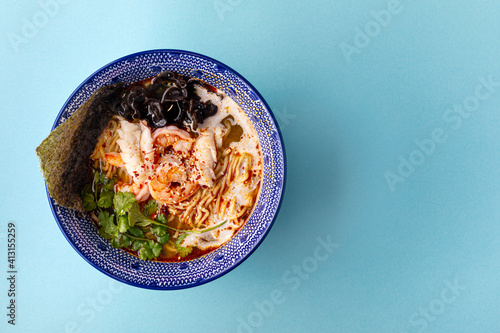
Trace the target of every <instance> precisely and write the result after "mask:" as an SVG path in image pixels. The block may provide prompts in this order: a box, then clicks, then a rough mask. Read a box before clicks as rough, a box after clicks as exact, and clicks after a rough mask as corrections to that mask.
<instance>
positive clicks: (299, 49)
mask: <svg viewBox="0 0 500 333" xmlns="http://www.w3.org/2000/svg"><path fill="white" fill-rule="evenodd" d="M46 2H50V1H49V0H45V1H44V0H42V1H41V2H40V3H42V4H43V3H46ZM62 2H66V4H61V5H59V7H58V8H56V7H55V6H52V7H47V6H45V10H46V11H47V12H49V13H50V14H51V15H48V14H47V15H45V16H44V15H43V9H42V7H41V5H40V3H39V2H37V1H21V0H18V1H15V0H7V1H4V2H3V3H2V11H0V42H1V47H0V50H1V53H0V61H1V64H2V65H1V66H0V76H1V77H2V80H1V81H0V94H1V95H0V96H1V100H2V115H3V122H2V125H1V126H2V128H1V133H2V134H1V135H2V143H3V144H2V146H1V147H2V148H1V156H2V158H1V160H0V161H1V162H0V163H1V165H0V166H1V170H2V175H3V181H4V183H3V186H2V191H1V192H0V199H1V201H0V202H2V204H1V211H2V215H3V218H2V221H1V226H0V237H1V238H0V244H1V247H0V263H1V264H0V268H1V270H2V272H1V274H2V276H3V278H2V279H1V280H0V295H2V296H1V297H0V302H1V308H2V309H4V310H3V313H4V314H2V316H1V317H0V318H3V319H2V320H1V321H0V331H2V332H3V331H8V332H10V331H12V332H14V331H18V332H113V331H123V332H137V331H146V330H149V331H151V330H161V331H167V330H172V331H174V330H182V331H185V332H238V331H240V332H314V331H316V332H333V331H334V332H398V333H400V332H420V331H421V332H498V331H500V316H499V309H500V298H499V296H500V283H499V280H500V279H499V278H500V205H499V203H500V194H499V188H500V173H499V171H498V170H500V140H499V139H500V115H499V114H500V113H499V111H500V109H499V106H500V84H497V85H496V86H493V87H489V89H490V90H488V87H486V86H481V85H482V83H481V80H483V79H486V80H487V79H488V78H489V77H491V79H492V80H493V81H495V82H500V61H499V55H500V35H499V34H498V32H499V31H500V20H499V19H498V17H500V4H499V3H498V2H496V1H464V0H459V1H453V2H446V3H444V4H443V2H436V1H430V0H422V1H410V0H406V1H401V2H400V4H399V6H395V5H394V3H393V2H392V1H385V0H384V1H379V0H377V1H366V0H364V1H356V2H354V3H353V2H352V1H345V0H344V1H336V2H334V1H314V2H304V1H261V0H259V1H242V0H220V1H211V0H209V1H149V2H147V4H141V3H139V2H122V1H120V2H119V1H107V2H102V1H99V2H98V1H87V2H85V3H82V2H77V1H70V0H67V1H61V3H62ZM387 8H390V9H391V10H392V12H393V13H392V14H390V15H391V17H390V20H389V19H388V16H387V13H385V12H384V13H385V16H384V14H377V13H380V11H381V10H383V9H387ZM372 11H374V12H375V14H373V13H372ZM41 13H42V14H41ZM389 13H390V12H389ZM377 16H378V18H379V20H383V19H384V18H385V21H383V22H382V23H383V25H385V26H383V27H382V26H381V25H377V23H374V22H376V21H375V18H374V17H377ZM45 18H46V19H45ZM27 22H28V23H27ZM29 22H32V23H33V22H36V23H38V24H39V25H40V28H38V31H34V30H31V31H30V30H29V28H27V27H28V26H29V24H30V23H29ZM357 29H362V30H365V29H368V32H369V34H370V35H371V37H370V36H368V35H366V37H364V36H362V35H361V34H360V33H359V32H357V31H358V30H357ZM370 29H372V30H370ZM23 33H24V35H25V37H24V36H23ZM14 34H15V35H14ZM13 38H14V39H15V38H17V41H19V40H21V42H19V43H20V44H16V42H15V41H13ZM20 38H24V39H20ZM368 38H369V41H368ZM348 44H349V45H350V46H351V48H350V50H351V52H354V53H352V54H350V55H349V52H346V51H345V50H346V49H348V48H349V46H346V45H348ZM356 45H358V47H357V49H356V51H353V48H354V47H356ZM157 48H174V49H185V50H190V51H193V52H199V53H202V54H205V55H207V56H210V57H213V58H215V59H217V60H219V61H221V62H223V63H225V64H227V65H228V66H230V67H232V68H234V69H235V70H236V71H238V72H239V73H240V74H242V75H243V76H244V77H245V78H246V79H248V80H249V81H250V82H251V83H252V84H253V85H254V86H255V87H256V88H257V89H258V90H259V92H260V93H261V94H262V95H263V96H264V98H265V99H266V101H267V102H268V103H269V104H270V106H271V108H272V109H273V111H274V112H275V115H276V117H277V120H278V122H279V123H280V126H281V129H282V133H283V137H284V140H285V146H286V150H287V160H288V170H287V171H288V181H287V188H286V193H285V200H284V202H283V205H282V208H281V211H280V214H279V216H278V219H277V220H276V223H275V224H274V227H273V229H272V230H271V232H270V234H269V235H268V237H267V238H266V239H265V241H264V242H263V244H262V245H261V246H260V247H259V249H258V250H257V251H256V252H255V253H254V254H253V255H252V256H251V257H250V258H249V259H248V260H246V261H245V262H244V263H243V264H242V265H240V266H239V267H238V268H236V269H235V270H234V271H232V272H231V273H229V274H228V275H226V276H223V277H222V278H220V279H218V280H216V281H213V282H210V283H208V284H206V285H203V286H200V287H196V288H192V289H188V290H181V291H171V292H170V291H169V292H160V291H153V290H143V289H139V288H135V287H130V286H127V285H124V284H119V283H118V282H115V281H114V280H112V279H110V278H108V277H107V276H105V275H103V274H102V273H100V272H98V271H97V270H96V269H94V268H93V267H91V266H90V265H89V264H87V263H86V262H85V261H84V260H83V259H82V258H81V257H80V256H79V255H78V254H77V253H76V252H75V251H74V250H73V249H72V248H71V246H70V245H69V244H68V243H67V241H66V240H65V239H64V237H63V236H62V234H61V232H60V231H59V229H58V227H57V225H56V223H55V221H54V219H53V217H52V214H51V212H50V209H49V206H48V203H47V198H46V196H45V188H44V182H43V180H42V177H41V174H40V173H39V167H38V161H37V158H36V156H35V154H34V149H35V147H36V146H37V145H38V144H39V143H40V142H41V140H42V139H43V138H44V137H45V136H46V135H47V134H48V132H49V129H50V128H51V126H52V123H53V121H54V119H55V117H56V115H57V113H58V112H59V110H60V108H61V106H62V105H63V104H64V102H65V100H66V98H67V97H68V96H69V95H70V93H71V92H72V91H73V90H74V89H75V88H76V87H77V86H78V85H79V84H80V83H81V82H82V81H83V80H84V79H85V78H86V77H87V76H88V75H90V74H91V73H93V72H94V71H95V70H97V69H98V68H100V67H101V66H103V65H105V64H106V63H108V62H110V61H112V60H114V59H116V58H119V57H121V56H124V55H127V54H130V53H134V52H138V51H142V50H147V49H157ZM342 49H343V50H344V52H343V51H342ZM82 60H83V61H82ZM76 64H78V66H76ZM475 94H479V95H478V96H480V97H481V98H483V99H484V100H478V105H472V104H470V105H469V104H468V105H467V106H468V107H471V106H472V107H473V108H474V111H472V112H471V113H470V116H469V117H468V118H463V119H462V122H461V124H460V126H458V125H457V124H458V123H457V122H458V120H457V119H459V118H457V117H456V113H450V112H452V111H449V110H453V108H454V105H459V104H462V103H472V102H474V101H475V99H474V97H473V96H474V95H475ZM486 95H488V96H486ZM455 127H457V128H455ZM439 129H441V132H440V133H441V134H442V136H440V138H441V139H443V138H446V139H445V140H441V141H442V142H439V143H436V144H435V147H434V149H431V148H432V145H431V144H429V145H428V146H427V148H426V149H427V150H428V154H424V153H418V152H416V151H417V149H418V146H417V144H416V143H415V141H416V140H417V141H419V142H424V140H430V139H432V138H433V134H432V133H433V132H434V133H436V131H437V132H438V133H439ZM425 142H427V143H428V142H429V141H425ZM412 156H413V161H414V162H415V163H417V164H418V163H421V164H420V165H418V166H416V167H415V169H414V170H413V171H412V169H408V170H403V166H402V165H403V164H404V163H403V162H401V159H406V160H409V159H410V158H411V157H412ZM400 158H401V159H400ZM419 158H420V159H419ZM402 163H403V164H402ZM400 165H401V167H400ZM398 167H399V168H400V169H401V170H400V171H401V174H399V173H398ZM388 172H390V173H393V174H394V175H395V176H398V177H403V176H405V177H404V178H400V180H402V179H404V181H402V182H397V183H395V184H394V188H393V189H394V191H391V187H390V186H389V184H388V182H387V180H386V174H387V173H388ZM405 172H406V173H405ZM395 176H394V177H395ZM406 176H407V177H406ZM394 179H395V178H394ZM8 221H15V223H16V225H17V229H18V230H17V231H18V234H17V245H18V249H17V250H18V258H17V269H18V280H17V283H18V285H17V292H18V294H17V296H18V297H17V298H16V305H17V317H16V327H11V325H9V324H7V319H8V318H7V317H6V316H5V313H6V312H7V309H6V306H7V302H8V297H7V290H8V285H7V280H6V278H5V276H6V274H7V273H6V272H7V268H6V264H7V253H6V252H7V249H6V245H5V244H6V240H7V223H8ZM318 239H319V241H318ZM328 241H330V242H331V243H333V245H332V246H331V247H328V250H330V251H331V253H330V252H327V251H326V250H325V249H324V248H323V247H321V244H324V243H325V242H328ZM301 266H302V267H303V268H302V269H301V271H300V272H299V271H298V267H301ZM304 269H305V271H304ZM306 271H307V272H306Z"/></svg>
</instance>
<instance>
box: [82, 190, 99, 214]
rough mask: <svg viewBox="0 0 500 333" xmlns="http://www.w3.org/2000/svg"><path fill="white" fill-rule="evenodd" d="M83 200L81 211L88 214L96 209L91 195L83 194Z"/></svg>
mask: <svg viewBox="0 0 500 333" xmlns="http://www.w3.org/2000/svg"><path fill="white" fill-rule="evenodd" d="M82 200H83V209H84V210H85V211H87V212H90V211H92V210H94V209H96V208H97V204H96V203H95V198H94V195H93V194H92V193H88V192H87V193H84V194H83V195H82Z"/></svg>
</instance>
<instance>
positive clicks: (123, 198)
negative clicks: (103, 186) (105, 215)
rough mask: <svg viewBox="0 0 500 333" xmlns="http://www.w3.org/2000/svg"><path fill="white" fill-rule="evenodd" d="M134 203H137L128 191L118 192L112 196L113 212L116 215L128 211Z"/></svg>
mask: <svg viewBox="0 0 500 333" xmlns="http://www.w3.org/2000/svg"><path fill="white" fill-rule="evenodd" d="M134 203H137V201H136V200H135V197H134V195H133V194H132V193H130V192H118V193H116V194H115V197H114V198H113V205H114V208H115V212H116V213H117V214H118V215H123V214H125V213H126V212H128V211H129V210H130V209H131V208H132V205H133V204H134Z"/></svg>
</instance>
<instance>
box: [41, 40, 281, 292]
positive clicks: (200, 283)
mask: <svg viewBox="0 0 500 333" xmlns="http://www.w3.org/2000/svg"><path fill="white" fill-rule="evenodd" d="M151 53H178V54H184V55H189V56H193V57H198V58H201V59H204V60H206V61H209V62H212V63H214V64H216V65H218V66H220V67H221V68H223V69H225V70H227V71H228V72H231V73H232V74H234V75H235V76H237V77H238V79H240V80H241V81H242V82H243V83H244V84H245V85H246V86H247V87H248V88H249V89H250V91H252V92H253V93H255V95H256V96H257V97H258V99H259V100H260V101H261V102H262V104H263V105H264V108H265V110H266V112H267V114H268V115H269V116H270V117H271V119H272V121H273V125H274V127H275V129H276V132H277V133H278V136H279V139H280V146H281V149H282V154H283V162H282V163H283V180H282V182H281V188H280V197H279V203H278V205H277V206H276V210H275V212H274V215H273V217H272V219H271V221H270V222H269V226H268V227H267V228H266V230H265V232H264V233H263V235H262V237H261V238H260V240H258V241H257V242H256V243H255V245H254V246H253V248H252V249H251V250H249V251H248V252H247V253H246V254H245V255H244V256H242V258H241V259H240V260H238V261H236V262H235V263H233V264H232V265H231V266H229V267H228V268H227V269H225V270H223V271H221V272H219V273H217V274H215V275H213V276H211V277H209V278H207V279H204V280H203V281H200V282H198V281H195V282H194V283H191V284H186V285H177V286H167V287H163V286H150V285H145V284H140V283H135V282H133V281H129V280H127V279H124V278H120V277H118V276H115V275H113V274H112V273H110V272H107V271H105V270H104V269H103V268H101V267H100V266H99V265H97V264H96V263H94V262H92V261H91V260H90V259H89V258H87V256H86V255H85V254H84V253H82V251H81V250H80V249H79V248H78V247H77V246H76V244H75V243H74V242H73V240H72V239H70V238H69V236H68V235H67V234H66V232H65V231H64V229H63V226H62V225H61V221H60V220H59V216H58V214H57V213H56V211H55V202H54V201H53V199H52V197H51V196H50V194H49V192H48V190H47V188H46V193H47V198H48V201H49V205H50V209H51V211H52V215H53V216H54V218H55V220H56V222H57V225H58V227H59V229H60V230H61V232H62V234H63V235H64V238H66V240H67V241H68V243H69V244H70V245H71V247H73V249H74V250H75V251H76V252H77V253H78V254H79V255H80V256H81V257H82V258H83V259H84V260H85V261H86V262H87V263H89V264H90V265H91V266H93V267H94V268H95V269H97V270H98V271H100V272H101V273H104V274H105V275H107V276H109V277H111V278H113V279H115V280H117V281H120V282H123V283H125V284H128V285H131V286H134V287H140V288H145V289H152V290H179V289H187V288H192V287H197V286H200V285H203V284H205V283H208V282H211V281H214V280H216V279H218V278H220V277H222V276H224V275H226V274H227V273H229V272H231V271H232V270H233V269H235V268H236V267H238V266H239V265H240V264H241V263H243V262H244V261H245V260H246V259H248V257H250V256H251V255H252V253H253V252H254V251H255V250H257V248H258V247H259V246H260V245H261V244H262V242H263V241H264V239H265V238H266V237H267V235H268V234H269V231H270V230H271V228H272V227H273V225H274V222H275V221H276V218H277V216H278V213H279V211H280V208H281V204H282V203H283V197H284V193H285V187H286V179H287V170H286V169H287V168H286V166H287V163H286V152H285V145H284V141H283V136H282V134H281V130H280V128H279V125H278V122H277V121H276V118H275V116H274V114H273V112H272V111H271V108H270V107H269V105H268V104H267V102H266V100H265V99H264V97H262V95H261V94H260V93H259V91H258V90H257V89H256V88H255V87H254V86H253V85H252V84H251V83H250V82H248V80H246V79H245V78H244V77H243V76H242V75H240V74H239V73H238V72H237V71H235V70H234V69H232V68H231V67H229V66H227V65H226V64H223V63H221V62H220V61H218V60H215V59H213V58H210V57H208V56H205V55H203V54H200V53H195V52H191V51H185V50H179V49H153V50H147V51H141V52H136V53H132V54H129V55H126V56H123V57H121V58H118V59H116V60H113V61H112V62H110V63H108V64H106V65H104V66H102V67H101V68H99V69H98V70H96V71H95V72H94V73H92V74H91V75H89V76H88V77H87V78H86V79H85V80H83V81H82V83H81V84H80V85H79V86H78V87H77V88H76V89H75V90H74V91H73V92H72V93H71V95H70V96H69V97H68V99H67V100H66V102H65V103H64V105H63V106H62V108H61V111H59V113H58V115H57V117H56V119H55V121H54V124H53V125H52V129H51V130H54V129H55V128H56V127H57V124H58V122H59V121H60V119H61V117H62V115H63V113H64V111H65V110H66V107H67V106H68V104H69V103H70V101H71V100H72V99H73V97H74V96H75V95H76V94H77V93H78V92H79V91H80V89H82V87H84V86H85V84H87V82H88V81H89V80H90V79H91V78H93V77H95V76H96V75H97V74H99V73H100V72H102V71H104V70H106V69H107V68H108V67H110V66H112V65H114V64H117V63H119V62H122V61H126V60H127V59H131V58H135V57H138V56H142V55H147V54H151ZM252 214H253V213H252ZM249 218H250V217H249Z"/></svg>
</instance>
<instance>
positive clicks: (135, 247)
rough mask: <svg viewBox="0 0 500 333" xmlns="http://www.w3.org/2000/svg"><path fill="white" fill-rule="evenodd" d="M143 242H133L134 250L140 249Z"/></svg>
mask: <svg viewBox="0 0 500 333" xmlns="http://www.w3.org/2000/svg"><path fill="white" fill-rule="evenodd" d="M142 244H144V242H143V241H138V240H137V241H135V242H134V244H132V250H134V251H138V250H139V249H140V248H141V247H142Z"/></svg>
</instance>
